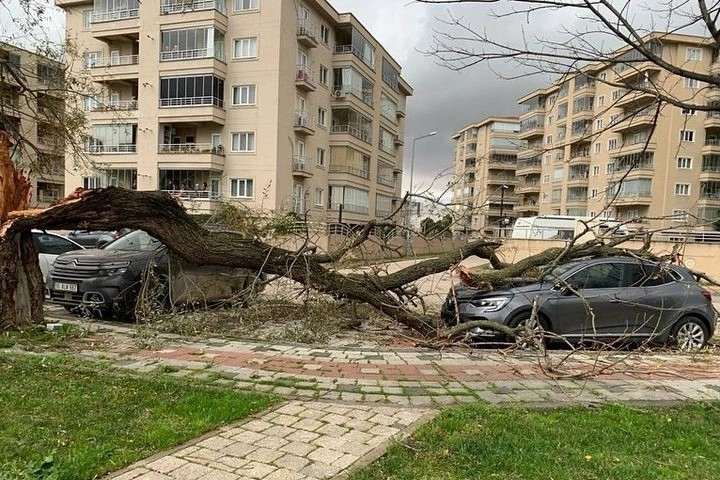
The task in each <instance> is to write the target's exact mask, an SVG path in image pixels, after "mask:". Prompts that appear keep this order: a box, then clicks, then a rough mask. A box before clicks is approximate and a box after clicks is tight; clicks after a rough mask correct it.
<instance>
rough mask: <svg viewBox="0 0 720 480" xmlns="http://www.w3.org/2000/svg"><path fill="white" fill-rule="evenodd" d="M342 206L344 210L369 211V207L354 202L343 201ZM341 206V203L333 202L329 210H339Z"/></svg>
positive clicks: (352, 211)
mask: <svg viewBox="0 0 720 480" xmlns="http://www.w3.org/2000/svg"><path fill="white" fill-rule="evenodd" d="M342 206H343V211H344V212H350V213H363V214H367V213H368V211H369V209H368V207H367V206H365V205H356V204H354V203H343V204H342ZM339 207H340V205H339V204H337V203H336V204H334V205H332V204H331V205H330V207H329V208H328V210H334V211H337V210H339Z"/></svg>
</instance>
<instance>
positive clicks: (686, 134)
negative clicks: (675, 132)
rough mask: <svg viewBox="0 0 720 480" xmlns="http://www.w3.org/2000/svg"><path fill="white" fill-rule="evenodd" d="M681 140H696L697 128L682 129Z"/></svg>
mask: <svg viewBox="0 0 720 480" xmlns="http://www.w3.org/2000/svg"><path fill="white" fill-rule="evenodd" d="M680 141H681V142H694V141H695V130H680Z"/></svg>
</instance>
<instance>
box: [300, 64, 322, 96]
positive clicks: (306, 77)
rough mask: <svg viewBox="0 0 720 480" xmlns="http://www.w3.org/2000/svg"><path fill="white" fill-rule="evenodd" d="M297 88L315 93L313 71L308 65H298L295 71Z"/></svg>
mask: <svg viewBox="0 0 720 480" xmlns="http://www.w3.org/2000/svg"><path fill="white" fill-rule="evenodd" d="M295 86H296V87H298V88H299V89H300V90H305V91H306V92H314V91H315V90H316V88H317V87H316V86H315V78H314V76H313V72H312V70H310V67H308V66H307V65H298V66H297V68H296V70H295Z"/></svg>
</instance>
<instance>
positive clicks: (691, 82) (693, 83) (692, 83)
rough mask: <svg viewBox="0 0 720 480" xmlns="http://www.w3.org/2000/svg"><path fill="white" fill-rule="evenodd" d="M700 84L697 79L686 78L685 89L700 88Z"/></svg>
mask: <svg viewBox="0 0 720 480" xmlns="http://www.w3.org/2000/svg"><path fill="white" fill-rule="evenodd" d="M699 86H700V82H699V81H698V80H697V79H696V78H687V77H686V78H685V88H698V87H699Z"/></svg>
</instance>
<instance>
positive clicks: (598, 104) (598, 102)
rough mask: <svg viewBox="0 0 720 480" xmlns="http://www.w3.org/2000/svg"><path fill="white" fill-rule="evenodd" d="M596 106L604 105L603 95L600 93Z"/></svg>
mask: <svg viewBox="0 0 720 480" xmlns="http://www.w3.org/2000/svg"><path fill="white" fill-rule="evenodd" d="M597 106H598V107H604V106H605V95H600V96H599V97H598V98H597Z"/></svg>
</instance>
